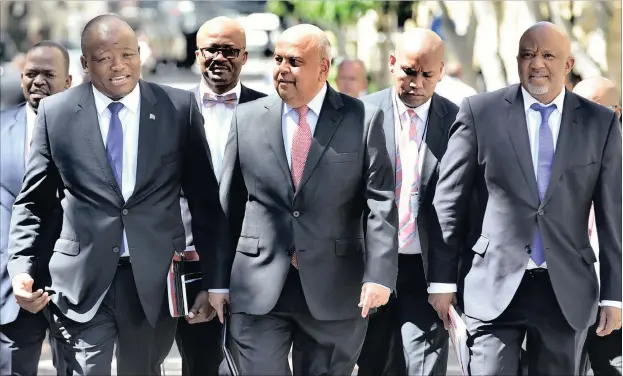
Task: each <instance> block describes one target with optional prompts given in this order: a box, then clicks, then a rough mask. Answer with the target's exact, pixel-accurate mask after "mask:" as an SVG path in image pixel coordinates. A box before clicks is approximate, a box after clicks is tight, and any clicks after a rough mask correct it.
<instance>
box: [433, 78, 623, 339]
mask: <svg viewBox="0 0 623 376" xmlns="http://www.w3.org/2000/svg"><path fill="white" fill-rule="evenodd" d="M474 190H476V191H480V192H484V194H485V195H486V200H484V201H483V202H481V207H482V208H483V209H484V221H483V224H482V235H481V237H480V239H478V241H477V242H476V244H475V245H474V247H473V260H472V262H471V268H470V269H469V272H468V273H467V275H466V277H465V313H466V314H467V315H469V316H472V317H475V318H477V319H480V320H485V321H488V320H492V319H495V318H496V317H498V316H499V315H500V314H501V313H502V312H503V311H504V310H505V309H506V307H508V305H509V303H510V301H511V299H512V298H513V296H514V295H515V292H516V291H517V288H518V286H519V283H520V282H521V279H522V278H523V275H524V273H525V270H526V266H527V264H528V261H529V259H530V254H529V253H530V252H531V244H532V241H533V239H534V235H535V231H536V226H537V224H538V226H539V228H540V231H541V237H542V241H543V246H544V248H545V259H546V262H547V268H548V271H549V275H550V278H551V283H552V286H553V289H554V292H555V294H556V298H557V299H558V303H559V304H560V307H561V308H562V312H563V314H564V315H565V317H566V319H567V321H568V322H569V324H570V325H571V326H572V327H573V328H574V329H576V330H582V329H585V328H587V327H588V326H589V325H590V324H592V323H594V320H595V314H596V310H597V302H598V300H599V299H601V300H613V301H621V129H620V127H619V122H618V120H617V117H616V115H615V114H614V113H613V112H612V111H609V110H608V109H606V108H604V107H602V106H599V105H597V104H595V103H592V102H590V101H588V100H586V99H584V98H581V97H579V96H577V95H576V94H574V93H571V92H568V91H567V92H566V95H565V100H564V105H563V114H562V120H561V126H560V133H559V135H558V140H557V144H556V153H555V156H554V163H553V166H552V173H551V178H550V182H549V186H548V189H547V192H546V194H545V198H544V200H543V201H542V202H539V196H538V190H537V183H536V178H535V174H534V168H533V165H532V156H531V153H530V146H529V140H528V131H527V126H526V118H525V111H524V104H523V97H522V92H521V90H520V86H519V85H512V86H509V87H508V88H505V89H502V90H498V91H495V92H491V93H485V94H481V95H477V96H473V97H470V98H467V99H465V100H464V101H463V104H462V105H461V109H460V111H459V114H458V116H457V120H456V123H455V124H454V125H453V126H452V129H451V136H450V141H449V143H448V150H447V152H446V154H445V156H444V158H443V159H442V162H441V172H440V177H439V182H438V184H437V192H436V196H435V200H434V203H435V207H436V209H437V213H438V216H439V221H440V223H441V229H442V231H443V235H444V240H445V242H444V247H440V248H436V249H435V250H434V252H432V255H431V257H434V258H436V259H437V260H438V261H437V265H438V267H437V268H435V269H431V274H430V275H429V281H430V282H452V281H454V280H455V279H456V271H455V267H454V266H455V264H456V262H457V257H458V251H457V249H458V247H459V242H460V236H459V235H460V233H461V232H462V231H463V229H464V227H465V221H464V219H465V215H466V214H467V213H466V210H467V205H466V201H467V200H466V197H468V196H469V195H470V194H471V192H473V191H474ZM593 202H594V205H595V217H596V220H597V231H598V236H599V245H600V247H599V248H600V253H599V254H600V266H601V291H599V288H598V281H597V276H596V274H595V270H594V265H593V264H594V263H595V262H596V258H595V254H594V253H593V249H592V248H591V246H590V242H589V238H588V216H589V211H590V207H591V203H593ZM535 304H538V302H535Z"/></svg>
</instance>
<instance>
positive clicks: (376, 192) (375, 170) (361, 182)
mask: <svg viewBox="0 0 623 376" xmlns="http://www.w3.org/2000/svg"><path fill="white" fill-rule="evenodd" d="M330 61H331V56H330V43H329V41H328V40H327V38H326V36H325V34H324V33H323V32H322V30H320V29H319V28H317V27H315V26H312V25H297V26H294V27H292V28H290V29H288V30H286V31H285V32H284V33H283V34H282V35H281V36H280V38H279V41H278V43H277V45H276V50H275V68H274V71H273V77H274V82H275V88H276V89H277V92H278V95H273V96H269V97H266V98H261V99H258V100H256V101H254V102H251V103H245V104H242V105H239V106H238V107H237V108H236V111H235V114H234V119H233V121H232V127H233V129H232V132H231V133H230V139H229V144H228V147H227V150H226V151H225V163H224V172H223V175H222V179H223V180H222V182H223V183H225V182H229V183H228V184H229V187H228V189H221V201H222V202H223V205H224V206H223V207H224V209H225V213H226V215H228V220H229V222H230V223H231V225H230V228H231V229H232V232H235V234H234V236H233V238H232V240H231V241H232V243H233V244H232V246H231V248H230V249H228V250H227V252H221V253H218V254H216V255H215V256H216V261H215V264H216V266H217V267H218V271H219V273H218V274H216V275H215V278H214V284H213V286H212V287H213V288H225V289H226V288H229V289H230V295H227V294H220V293H210V301H211V303H212V306H213V307H214V308H215V309H216V310H217V312H218V313H219V317H222V315H223V304H224V303H225V302H226V301H228V300H229V296H231V307H230V312H231V314H232V316H231V322H230V324H231V327H230V333H231V337H232V339H233V344H234V346H233V347H234V350H233V352H234V354H235V355H234V356H235V357H236V360H237V362H238V366H239V368H240V372H241V373H242V374H248V375H287V374H291V372H290V368H289V365H288V353H289V352H290V348H291V346H292V345H293V348H292V349H293V350H292V351H293V366H294V374H305V375H348V374H350V373H352V371H353V369H354V366H355V363H356V361H357V357H358V355H359V351H360V349H361V345H362V343H363V339H364V336H365V331H366V327H367V319H366V318H367V314H368V311H369V310H370V309H371V308H376V307H379V306H381V305H383V304H385V303H387V299H388V298H389V294H390V291H391V290H394V288H395V282H396V273H397V265H396V264H397V256H398V253H397V249H396V239H397V236H396V225H397V216H396V214H397V213H396V204H395V202H394V193H393V192H394V186H393V185H394V184H393V182H394V172H393V170H392V165H391V161H390V158H389V155H388V154H387V150H386V148H385V138H384V136H383V128H382V127H383V113H382V112H381V111H380V110H378V109H377V108H375V107H372V106H370V105H367V104H364V103H362V102H361V101H359V100H357V99H354V98H352V97H349V96H347V95H343V94H339V93H337V92H336V91H335V90H333V89H332V88H330V87H329V86H328V85H327V83H326V79H327V74H328V72H329V68H330ZM364 218H367V219H365V220H364ZM362 223H366V226H365V227H364V226H362Z"/></svg>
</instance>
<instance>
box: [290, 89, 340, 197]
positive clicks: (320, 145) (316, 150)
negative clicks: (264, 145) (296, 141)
mask: <svg viewBox="0 0 623 376" xmlns="http://www.w3.org/2000/svg"><path fill="white" fill-rule="evenodd" d="M342 106H343V103H342V98H340V95H339V94H338V93H337V92H335V90H333V89H332V88H331V87H330V86H328V85H327V94H326V96H325V99H324V103H323V104H322V108H321V110H320V116H319V117H318V123H317V124H316V131H315V132H314V136H313V138H312V142H311V146H310V148H309V153H308V154H307V160H306V161H305V168H304V169H303V176H302V177H301V182H300V183H299V187H298V189H297V192H300V191H302V190H303V188H304V187H305V184H306V183H307V181H308V180H309V178H310V177H311V175H312V173H313V172H314V169H316V165H318V162H319V161H320V157H322V154H323V153H324V151H325V149H326V148H327V146H329V142H330V141H331V138H333V135H334V134H335V131H336V130H337V127H338V125H339V124H340V122H341V121H342V117H343V115H342V113H341V112H340V111H339V109H340V108H341V107H342ZM295 197H296V194H295Z"/></svg>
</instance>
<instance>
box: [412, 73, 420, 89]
mask: <svg viewBox="0 0 623 376" xmlns="http://www.w3.org/2000/svg"><path fill="white" fill-rule="evenodd" d="M409 86H411V87H412V88H415V89H421V88H422V87H423V86H424V77H423V76H422V75H421V74H418V75H417V76H415V78H413V79H412V80H411V82H410V84H409Z"/></svg>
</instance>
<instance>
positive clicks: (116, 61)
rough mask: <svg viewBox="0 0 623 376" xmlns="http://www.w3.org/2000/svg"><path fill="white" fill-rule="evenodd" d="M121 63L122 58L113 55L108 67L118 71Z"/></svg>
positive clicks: (121, 67) (121, 66) (121, 65)
mask: <svg viewBox="0 0 623 376" xmlns="http://www.w3.org/2000/svg"><path fill="white" fill-rule="evenodd" d="M123 65H124V64H123V59H121V58H119V57H113V60H112V65H111V67H110V69H112V71H113V72H119V71H121V70H122V69H123Z"/></svg>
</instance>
